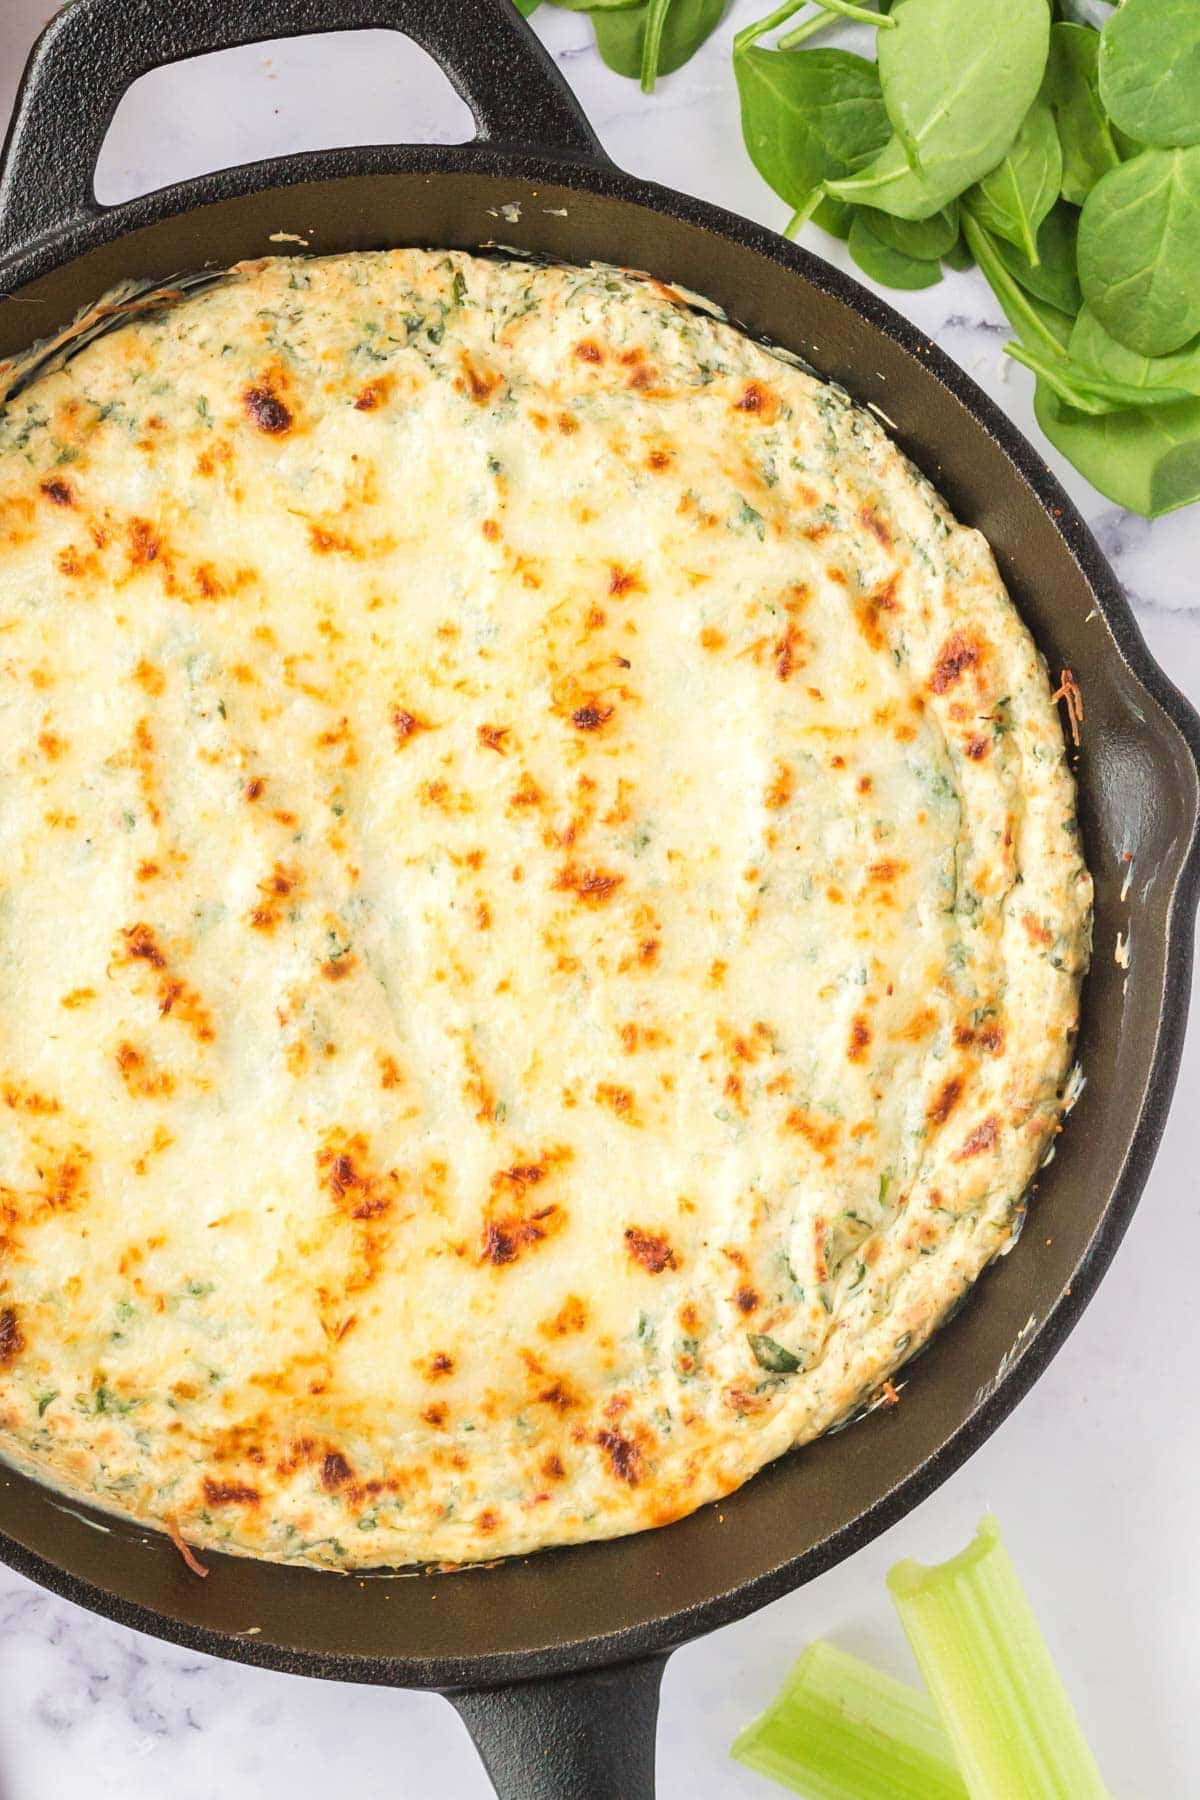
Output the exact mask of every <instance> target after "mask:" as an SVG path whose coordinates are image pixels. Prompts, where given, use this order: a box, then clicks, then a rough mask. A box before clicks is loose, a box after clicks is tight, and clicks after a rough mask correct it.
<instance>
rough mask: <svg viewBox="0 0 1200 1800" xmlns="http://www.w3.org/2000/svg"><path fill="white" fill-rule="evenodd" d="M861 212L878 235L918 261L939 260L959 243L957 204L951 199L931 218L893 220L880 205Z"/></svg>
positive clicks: (893, 247)
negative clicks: (947, 204)
mask: <svg viewBox="0 0 1200 1800" xmlns="http://www.w3.org/2000/svg"><path fill="white" fill-rule="evenodd" d="M861 210H862V214H863V216H864V217H865V218H866V220H867V222H868V224H869V225H870V227H871V230H872V231H873V232H874V234H875V236H876V237H877V238H880V239H882V241H883V242H884V243H885V244H890V245H891V247H892V249H893V250H899V251H900V252H902V254H903V255H905V256H912V257H915V258H916V260H917V261H918V262H929V261H934V262H936V261H937V259H938V257H939V256H947V255H949V253H950V251H951V250H953V248H954V246H955V244H956V243H957V242H958V203H957V201H951V203H950V205H949V206H946V207H943V208H942V211H941V212H939V213H934V215H933V217H932V218H931V219H894V218H893V217H892V215H891V213H885V212H880V211H879V209H878V207H874V206H865V207H863V208H862V209H861Z"/></svg>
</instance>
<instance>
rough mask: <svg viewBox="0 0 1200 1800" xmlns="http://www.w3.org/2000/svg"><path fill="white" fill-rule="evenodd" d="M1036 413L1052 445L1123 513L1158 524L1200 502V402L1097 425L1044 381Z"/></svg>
mask: <svg viewBox="0 0 1200 1800" xmlns="http://www.w3.org/2000/svg"><path fill="white" fill-rule="evenodd" d="M1033 410H1034V414H1035V416H1036V418H1037V422H1038V424H1039V425H1040V426H1041V428H1042V430H1043V431H1044V432H1045V434H1046V436H1047V437H1048V438H1049V439H1050V442H1051V443H1052V444H1053V445H1055V447H1056V448H1057V449H1059V450H1061V451H1062V453H1063V455H1064V456H1065V457H1067V459H1068V460H1069V461H1070V462H1072V463H1073V464H1074V466H1075V467H1076V468H1077V469H1078V470H1079V472H1080V474H1081V475H1083V476H1085V477H1086V478H1087V480H1088V481H1090V482H1091V484H1092V486H1093V487H1095V488H1098V489H1099V490H1100V492H1101V493H1102V494H1105V495H1107V497H1108V498H1109V499H1110V500H1115V501H1116V502H1117V504H1118V505H1119V506H1127V507H1129V509H1130V510H1131V511H1132V512H1136V513H1141V515H1142V517H1143V518H1147V519H1157V518H1159V517H1160V516H1161V515H1162V514H1163V513H1168V512H1174V511H1175V509H1176V508H1177V507H1180V506H1189V505H1190V504H1191V503H1192V502H1193V501H1194V500H1200V400H1179V401H1176V402H1175V404H1174V405H1173V406H1150V407H1131V408H1130V409H1129V410H1128V411H1127V412H1114V413H1106V414H1105V415H1104V416H1103V417H1102V418H1094V417H1090V416H1089V415H1088V414H1087V413H1083V412H1080V411H1079V410H1078V409H1077V408H1075V407H1072V406H1069V405H1068V404H1067V403H1066V402H1065V401H1063V400H1061V399H1060V398H1059V397H1058V395H1057V394H1055V393H1054V392H1053V390H1052V389H1051V388H1050V387H1049V386H1048V385H1047V384H1046V383H1045V382H1044V381H1039V382H1038V384H1037V388H1036V390H1035V393H1034V402H1033Z"/></svg>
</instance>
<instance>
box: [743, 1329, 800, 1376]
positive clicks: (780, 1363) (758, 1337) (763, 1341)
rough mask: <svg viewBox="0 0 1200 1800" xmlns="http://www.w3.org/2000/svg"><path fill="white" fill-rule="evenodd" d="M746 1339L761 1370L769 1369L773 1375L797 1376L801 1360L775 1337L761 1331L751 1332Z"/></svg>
mask: <svg viewBox="0 0 1200 1800" xmlns="http://www.w3.org/2000/svg"><path fill="white" fill-rule="evenodd" d="M746 1337H747V1341H748V1343H749V1345H750V1348H751V1350H752V1351H753V1352H754V1360H755V1362H756V1363H757V1364H758V1366H759V1368H760V1369H767V1370H769V1371H770V1373H771V1374H772V1375H795V1374H796V1372H797V1370H798V1369H799V1368H800V1358H799V1357H798V1356H796V1355H795V1354H794V1353H793V1352H792V1351H791V1350H785V1349H784V1347H783V1345H782V1344H777V1343H776V1342H775V1339H774V1338H773V1337H767V1336H766V1335H765V1333H763V1332H759V1331H749V1332H747V1333H746Z"/></svg>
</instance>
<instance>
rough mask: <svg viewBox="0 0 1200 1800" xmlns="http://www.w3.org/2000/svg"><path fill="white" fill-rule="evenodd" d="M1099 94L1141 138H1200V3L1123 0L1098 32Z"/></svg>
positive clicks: (1113, 113)
mask: <svg viewBox="0 0 1200 1800" xmlns="http://www.w3.org/2000/svg"><path fill="white" fill-rule="evenodd" d="M1100 97H1101V99H1102V100H1103V101H1104V104H1105V106H1106V107H1107V108H1108V112H1109V116H1110V117H1111V118H1112V120H1113V123H1114V124H1116V125H1119V126H1120V128H1121V130H1122V131H1125V132H1128V134H1129V136H1130V137H1131V138H1135V139H1136V140H1137V142H1138V143H1139V144H1156V145H1159V146H1164V145H1165V146H1167V147H1169V146H1171V145H1173V144H1200V6H1197V5H1196V0H1125V4H1124V5H1123V6H1122V7H1121V8H1120V10H1119V11H1118V12H1115V13H1113V15H1112V17H1111V18H1110V19H1109V20H1108V21H1107V22H1106V24H1105V26H1104V30H1103V33H1102V34H1101V38H1100Z"/></svg>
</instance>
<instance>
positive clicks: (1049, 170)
mask: <svg viewBox="0 0 1200 1800" xmlns="http://www.w3.org/2000/svg"><path fill="white" fill-rule="evenodd" d="M1061 185H1062V151H1061V149H1060V148H1059V143H1058V132H1057V130H1056V129H1055V125H1054V114H1053V113H1052V112H1051V111H1050V108H1049V107H1048V106H1047V105H1046V103H1045V101H1044V100H1035V101H1034V103H1033V105H1032V106H1031V107H1030V109H1029V111H1028V112H1027V113H1026V114H1025V117H1024V119H1023V120H1022V121H1021V129H1020V130H1019V131H1018V132H1017V135H1016V137H1015V138H1014V139H1013V141H1012V143H1011V145H1010V146H1009V149H1008V154H1007V155H1006V156H1005V157H1004V158H1003V160H1002V161H1000V162H998V163H997V164H996V167H995V168H994V169H991V170H989V171H988V173H987V174H986V175H985V176H984V177H983V180H982V181H979V182H977V183H976V184H975V186H974V187H973V188H972V189H971V190H970V192H969V194H968V199H969V201H970V203H971V205H972V208H973V210H974V213H975V217H976V218H977V219H978V220H979V223H980V224H981V225H983V226H985V227H986V228H987V230H988V231H990V232H991V233H992V234H993V236H995V237H1001V238H1004V239H1005V240H1006V242H1008V243H1010V244H1013V245H1015V247H1016V248H1017V249H1018V250H1020V251H1021V252H1022V253H1023V254H1024V256H1025V257H1026V259H1027V260H1028V261H1029V262H1031V263H1036V262H1037V260H1038V249H1037V234H1038V227H1039V225H1040V224H1041V222H1042V220H1043V219H1044V218H1045V217H1046V214H1047V213H1048V212H1049V211H1050V208H1051V207H1052V206H1053V205H1054V202H1055V201H1056V200H1057V199H1058V190H1059V188H1060V186H1061Z"/></svg>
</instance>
